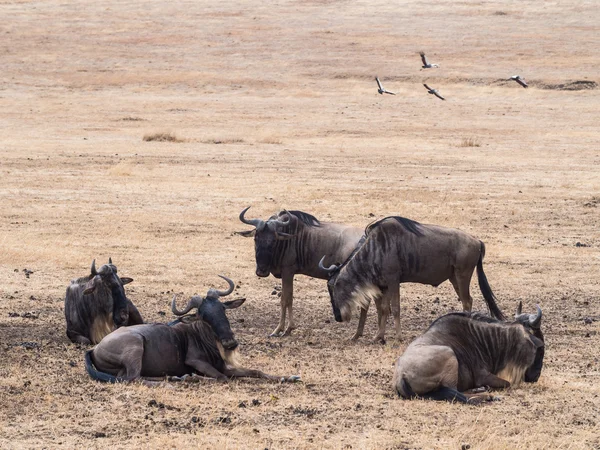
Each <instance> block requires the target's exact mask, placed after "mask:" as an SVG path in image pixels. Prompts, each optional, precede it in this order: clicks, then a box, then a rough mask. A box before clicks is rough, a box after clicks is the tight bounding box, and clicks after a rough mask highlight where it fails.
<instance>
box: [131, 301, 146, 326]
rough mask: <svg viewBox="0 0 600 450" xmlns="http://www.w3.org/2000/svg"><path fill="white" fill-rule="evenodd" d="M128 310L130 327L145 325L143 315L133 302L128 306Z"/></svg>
mask: <svg viewBox="0 0 600 450" xmlns="http://www.w3.org/2000/svg"><path fill="white" fill-rule="evenodd" d="M127 310H128V311H129V321H128V325H130V326H131V325H140V324H142V323H144V319H142V315H141V314H140V312H139V311H138V309H137V308H136V307H135V305H134V304H133V303H132V302H131V301H130V302H128V304H127Z"/></svg>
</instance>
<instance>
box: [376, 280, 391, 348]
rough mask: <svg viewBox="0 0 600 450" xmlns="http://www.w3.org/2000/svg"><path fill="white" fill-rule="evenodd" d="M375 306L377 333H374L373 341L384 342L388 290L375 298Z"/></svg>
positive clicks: (388, 312)
mask: <svg viewBox="0 0 600 450" xmlns="http://www.w3.org/2000/svg"><path fill="white" fill-rule="evenodd" d="M375 306H376V307H377V312H378V316H379V331H377V335H375V339H373V342H380V343H382V344H385V327H386V325H387V319H388V316H389V315H390V299H389V290H388V291H387V292H386V293H385V294H383V295H382V296H380V297H379V298H377V299H375Z"/></svg>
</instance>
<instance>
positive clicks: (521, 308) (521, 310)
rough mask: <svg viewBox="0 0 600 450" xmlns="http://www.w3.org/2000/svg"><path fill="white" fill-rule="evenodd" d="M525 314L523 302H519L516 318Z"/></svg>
mask: <svg viewBox="0 0 600 450" xmlns="http://www.w3.org/2000/svg"><path fill="white" fill-rule="evenodd" d="M522 312H523V302H519V304H518V305H517V312H516V313H515V317H516V316H519V315H521V313H522Z"/></svg>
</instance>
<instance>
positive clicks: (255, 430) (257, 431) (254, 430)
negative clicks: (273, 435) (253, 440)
mask: <svg viewBox="0 0 600 450" xmlns="http://www.w3.org/2000/svg"><path fill="white" fill-rule="evenodd" d="M252 431H253V432H254V433H260V430H259V429H258V428H252Z"/></svg>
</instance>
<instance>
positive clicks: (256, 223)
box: [240, 206, 264, 228]
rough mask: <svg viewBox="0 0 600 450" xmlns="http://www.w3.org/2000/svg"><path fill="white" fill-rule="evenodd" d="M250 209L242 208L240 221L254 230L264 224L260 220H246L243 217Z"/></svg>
mask: <svg viewBox="0 0 600 450" xmlns="http://www.w3.org/2000/svg"><path fill="white" fill-rule="evenodd" d="M249 209H250V207H249V206H248V207H247V208H244V209H243V210H242V212H241V213H240V220H241V221H242V222H243V223H245V224H248V225H252V226H253V227H255V228H258V227H259V226H260V224H262V223H264V221H262V220H260V219H246V218H245V217H244V214H246V211H248V210H249Z"/></svg>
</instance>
